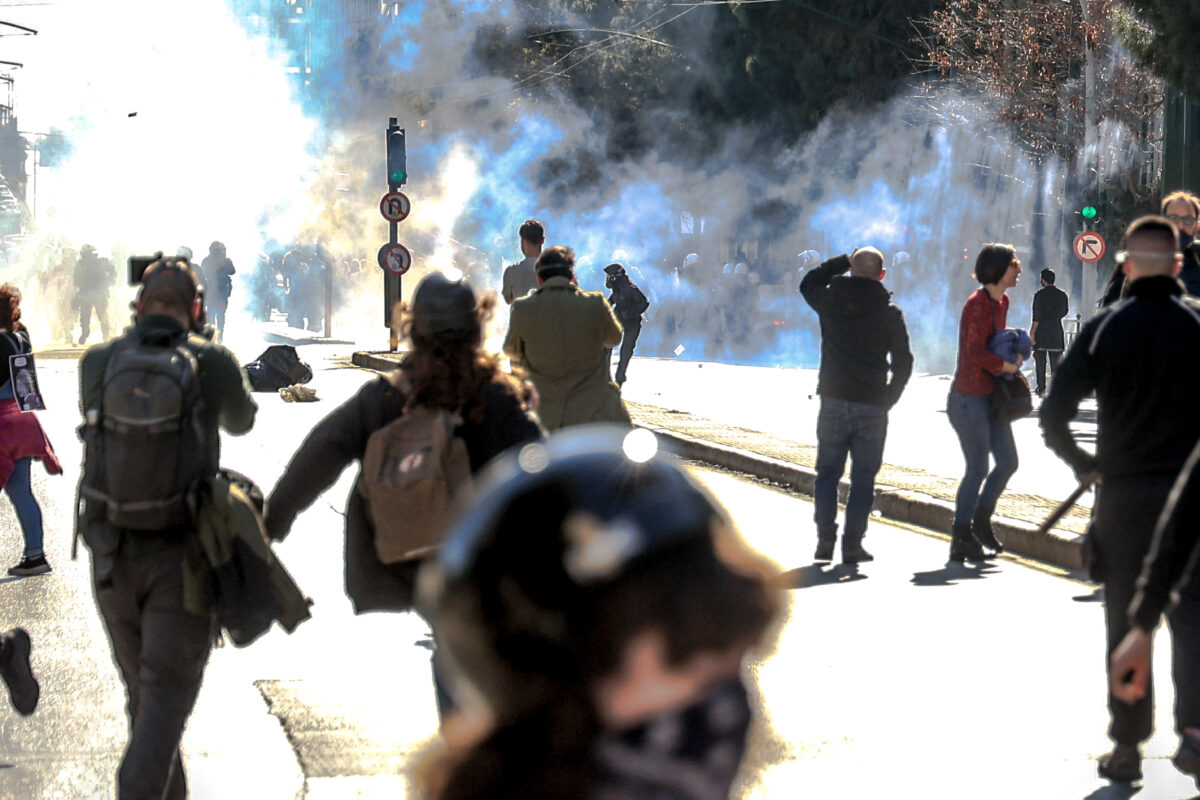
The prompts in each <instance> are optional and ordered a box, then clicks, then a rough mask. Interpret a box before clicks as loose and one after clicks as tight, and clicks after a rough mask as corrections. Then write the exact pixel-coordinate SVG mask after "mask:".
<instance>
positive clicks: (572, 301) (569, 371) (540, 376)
mask: <svg viewBox="0 0 1200 800" xmlns="http://www.w3.org/2000/svg"><path fill="white" fill-rule="evenodd" d="M620 343H621V325H620V323H618V322H617V318H616V316H615V315H614V314H613V310H612V307H611V306H610V305H609V304H608V301H607V300H605V299H604V295H603V294H601V293H600V292H585V291H583V290H582V289H580V288H579V287H578V286H576V285H575V284H573V283H571V282H570V281H569V280H567V279H566V278H551V279H550V280H548V281H546V282H545V284H543V285H542V287H541V288H540V289H538V290H537V291H535V292H533V293H532V294H530V295H528V296H527V297H524V298H522V299H518V300H517V301H516V302H514V303H513V304H512V316H511V318H510V321H509V325H508V337H507V338H506V339H505V340H504V352H506V353H507V354H508V355H509V357H510V358H512V359H513V361H515V362H516V363H518V364H520V365H521V366H523V367H525V369H526V370H528V372H529V377H530V379H532V380H533V385H534V386H535V387H536V388H537V391H538V395H540V397H541V404H540V405H539V406H538V416H540V417H541V418H542V424H543V425H544V426H545V427H546V430H548V431H553V430H557V429H558V428H565V427H567V426H568V425H581V424H583V423H586V422H623V423H626V424H628V423H629V412H628V411H626V410H625V404H624V403H623V402H621V393H620V390H619V389H618V388H617V385H616V384H615V383H613V382H612V380H611V379H610V378H609V369H608V358H609V353H610V350H611V348H613V347H615V346H617V345H618V344H620Z"/></svg>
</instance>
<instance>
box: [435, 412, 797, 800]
mask: <svg viewBox="0 0 1200 800" xmlns="http://www.w3.org/2000/svg"><path fill="white" fill-rule="evenodd" d="M421 577H422V580H421V588H422V593H421V600H420V602H421V604H422V606H424V607H427V608H429V609H431V613H432V615H433V624H434V630H435V632H436V634H437V637H438V641H439V643H441V645H442V646H443V648H444V649H445V651H446V653H447V654H448V656H449V659H448V661H449V665H450V666H449V668H448V673H449V676H450V678H451V680H450V686H451V690H452V692H454V694H455V697H456V698H458V699H459V701H460V711H459V713H458V714H457V715H456V716H455V717H453V718H452V719H450V720H448V721H447V722H446V724H445V725H444V726H443V732H444V734H445V736H444V742H445V747H444V749H443V750H442V751H441V752H439V753H436V754H433V755H431V756H430V762H427V764H426V765H423V766H425V773H426V776H427V781H428V784H429V785H428V786H426V787H424V789H425V791H424V792H423V793H422V796H423V797H433V798H437V800H474V799H475V798H478V799H479V800H485V799H486V800H508V799H509V798H512V799H514V800H515V799H516V798H522V800H524V798H535V797H536V798H549V797H554V798H601V799H605V800H607V799H608V798H613V799H614V800H615V799H616V798H626V799H628V800H651V799H652V798H671V800H706V799H708V798H724V797H728V796H729V791H730V788H731V786H732V784H733V781H734V778H735V776H736V775H737V771H738V768H739V766H740V764H741V761H742V757H743V755H744V754H745V752H746V747H747V732H748V730H749V727H750V724H751V720H752V717H753V712H752V710H751V705H750V703H749V698H748V693H747V688H746V683H745V681H744V679H743V678H742V673H741V669H742V661H743V658H744V657H745V655H746V654H747V652H749V651H750V650H752V649H754V648H755V647H757V646H759V645H761V644H763V643H764V640H766V638H767V636H768V632H769V630H770V629H771V626H772V622H773V620H774V619H775V616H776V614H777V613H778V611H779V608H780V598H779V596H778V591H777V590H775V589H772V588H771V587H770V584H769V581H768V578H767V570H766V567H765V566H764V565H763V564H762V563H761V560H760V559H759V558H758V557H756V556H755V555H753V554H752V553H751V552H750V551H749V550H748V549H747V547H746V545H745V544H744V543H743V542H742V540H741V539H740V538H739V537H738V536H737V535H736V534H735V533H734V532H733V529H732V524H731V523H730V521H729V519H728V517H727V515H726V513H725V511H724V510H723V509H722V508H721V507H720V506H719V505H718V504H717V502H716V501H715V500H714V499H713V498H712V496H711V495H709V493H708V492H707V491H705V490H704V489H702V488H701V487H700V486H699V485H698V484H696V483H695V481H694V480H693V479H692V478H691V477H690V476H688V475H687V473H686V472H685V471H684V469H683V468H682V467H681V466H680V464H679V463H678V462H677V461H676V460H674V459H673V458H671V457H670V456H667V455H664V454H662V453H660V452H659V451H658V445H657V440H656V438H655V436H654V434H652V433H650V432H649V431H646V430H630V429H629V428H627V427H622V426H618V425H589V426H580V427H578V428H572V429H569V430H566V431H562V432H559V433H556V434H555V435H554V436H552V437H551V438H549V439H547V440H546V442H545V443H544V444H542V443H534V444H530V445H526V446H525V447H522V448H519V449H517V450H514V451H513V452H510V453H508V454H505V455H504V456H503V457H501V458H500V459H497V461H496V463H495V464H494V466H493V467H491V468H490V469H489V470H487V472H486V474H484V475H483V476H481V477H480V480H479V490H478V493H477V494H476V496H475V502H474V503H473V504H472V506H471V507H470V509H468V510H466V511H465V512H464V514H463V516H462V517H460V519H459V521H458V523H457V524H456V525H454V526H452V529H451V531H450V533H449V534H448V537H447V541H446V545H445V547H443V548H442V551H441V555H440V556H439V557H438V558H437V559H436V560H433V561H431V563H430V565H429V568H428V573H427V574H423V575H422V576H421ZM664 734H667V735H664Z"/></svg>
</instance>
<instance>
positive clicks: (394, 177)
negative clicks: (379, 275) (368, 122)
mask: <svg viewBox="0 0 1200 800" xmlns="http://www.w3.org/2000/svg"><path fill="white" fill-rule="evenodd" d="M384 145H385V147H384V155H385V160H386V166H387V184H388V191H389V192H395V191H397V190H398V189H399V188H400V187H401V186H403V185H404V184H405V183H406V182H407V180H408V167H407V162H408V155H407V153H406V150H405V141H404V129H403V128H401V127H400V125H399V120H398V119H397V118H396V117H389V118H388V127H387V133H386V135H385V139H384ZM405 213H407V212H405ZM398 235H399V231H398V223H397V222H396V221H395V220H391V219H389V220H388V243H389V244H392V245H395V244H399V242H398V241H397V236H398ZM406 268H407V267H406ZM401 291H402V290H401V285H400V275H398V274H396V273H394V272H392V271H391V270H389V269H386V268H385V269H384V270H383V324H384V326H385V327H386V328H388V349H389V350H390V351H391V352H393V353H394V352H396V349H397V347H398V346H399V340H398V335H397V334H398V332H397V330H396V327H395V326H396V325H398V324H399V320H394V321H393V319H392V313H393V311H394V310H395V308H396V304H397V303H399V302H400V298H401V296H402V294H401ZM393 322H394V323H395V324H393Z"/></svg>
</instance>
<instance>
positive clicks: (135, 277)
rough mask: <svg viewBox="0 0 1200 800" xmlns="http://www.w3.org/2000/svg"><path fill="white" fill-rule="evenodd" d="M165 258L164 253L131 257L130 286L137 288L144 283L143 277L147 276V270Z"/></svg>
mask: <svg viewBox="0 0 1200 800" xmlns="http://www.w3.org/2000/svg"><path fill="white" fill-rule="evenodd" d="M162 257H163V254H162V251H161V250H160V251H158V252H157V253H155V254H154V255H152V256H130V257H129V285H130V286H137V285H138V284H139V283H141V282H142V276H143V275H145V274H146V269H147V268H148V267H149V266H150V265H151V264H153V263H154V262H155V261H158V260H159V259H160V258H162Z"/></svg>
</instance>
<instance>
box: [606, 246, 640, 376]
mask: <svg viewBox="0 0 1200 800" xmlns="http://www.w3.org/2000/svg"><path fill="white" fill-rule="evenodd" d="M604 274H605V275H606V276H607V277H605V279H604V285H605V286H607V287H608V288H609V289H611V290H612V294H610V295H609V296H608V304H609V305H610V306H612V308H613V313H615V314H616V315H617V322H619V323H621V355H620V357H619V358H618V360H617V377H616V381H617V386H623V385H624V384H625V371H626V370H627V369H628V368H629V360H630V359H631V358H633V349H634V348H635V347H637V340H638V336H640V335H641V333H642V314H645V313H646V309H648V308H649V307H650V301H649V300H647V299H646V295H645V294H644V293H643V292H642V290H641V289H640V288H639V287H638V285H637V284H636V283H634V282H633V279H632V278H630V277H629V273H627V272H626V271H625V267H624V265H622V264H620V263H617V262H614V263H612V264H609V265H608V266H607V267H605V268H604Z"/></svg>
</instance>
